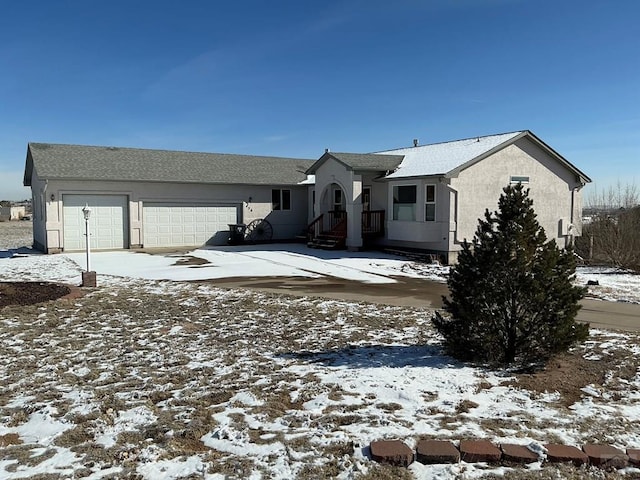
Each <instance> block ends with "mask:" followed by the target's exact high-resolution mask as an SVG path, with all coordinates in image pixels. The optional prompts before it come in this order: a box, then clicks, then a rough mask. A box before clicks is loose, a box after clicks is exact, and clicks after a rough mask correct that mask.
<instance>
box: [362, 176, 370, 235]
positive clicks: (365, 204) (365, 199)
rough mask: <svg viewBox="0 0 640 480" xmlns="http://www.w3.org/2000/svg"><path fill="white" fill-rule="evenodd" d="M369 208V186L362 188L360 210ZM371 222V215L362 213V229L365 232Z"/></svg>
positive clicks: (364, 210)
mask: <svg viewBox="0 0 640 480" xmlns="http://www.w3.org/2000/svg"><path fill="white" fill-rule="evenodd" d="M370 210H371V187H363V188H362V212H363V213H364V212H368V211H370ZM370 224H371V217H370V216H369V215H367V214H366V213H364V215H362V231H363V232H366V231H367V230H368V228H369V226H370Z"/></svg>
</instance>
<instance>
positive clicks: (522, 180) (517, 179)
mask: <svg viewBox="0 0 640 480" xmlns="http://www.w3.org/2000/svg"><path fill="white" fill-rule="evenodd" d="M516 183H529V177H526V176H522V175H512V176H511V184H512V185H513V184H516Z"/></svg>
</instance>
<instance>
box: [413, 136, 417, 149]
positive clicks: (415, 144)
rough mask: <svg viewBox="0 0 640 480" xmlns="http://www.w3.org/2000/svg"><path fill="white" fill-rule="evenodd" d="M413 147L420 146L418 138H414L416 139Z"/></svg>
mask: <svg viewBox="0 0 640 480" xmlns="http://www.w3.org/2000/svg"><path fill="white" fill-rule="evenodd" d="M413 146H414V147H417V146H418V139H417V138H414V139H413Z"/></svg>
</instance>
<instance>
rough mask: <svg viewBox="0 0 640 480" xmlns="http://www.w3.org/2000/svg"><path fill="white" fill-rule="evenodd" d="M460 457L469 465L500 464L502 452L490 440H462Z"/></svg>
mask: <svg viewBox="0 0 640 480" xmlns="http://www.w3.org/2000/svg"><path fill="white" fill-rule="evenodd" d="M460 457H461V458H462V460H464V461H465V462H467V463H476V462H487V463H498V462H499V461H500V458H501V457H502V452H501V451H500V449H499V448H498V447H496V446H495V445H494V444H493V443H491V442H490V441H489V440H460Z"/></svg>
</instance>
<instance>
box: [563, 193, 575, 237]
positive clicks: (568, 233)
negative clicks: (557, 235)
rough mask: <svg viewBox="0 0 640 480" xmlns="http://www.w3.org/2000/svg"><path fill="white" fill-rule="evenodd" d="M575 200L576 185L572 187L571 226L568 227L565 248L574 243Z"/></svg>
mask: <svg viewBox="0 0 640 480" xmlns="http://www.w3.org/2000/svg"><path fill="white" fill-rule="evenodd" d="M575 202H576V187H573V188H572V189H571V214H570V215H569V228H568V229H567V239H566V241H565V248H566V247H568V246H570V245H573V231H574V228H575V227H574V226H573V221H574V218H575V215H574V213H573V210H574V208H575ZM567 242H568V243H567Z"/></svg>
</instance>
